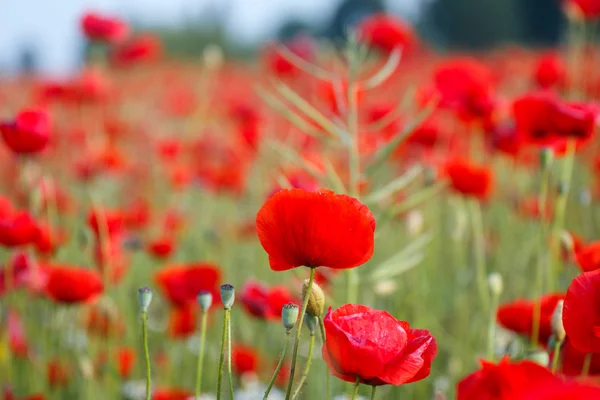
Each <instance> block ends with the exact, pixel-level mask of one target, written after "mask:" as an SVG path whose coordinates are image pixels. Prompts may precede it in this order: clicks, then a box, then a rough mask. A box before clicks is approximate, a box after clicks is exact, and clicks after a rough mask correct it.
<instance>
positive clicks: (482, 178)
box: [446, 159, 494, 200]
mask: <svg viewBox="0 0 600 400" xmlns="http://www.w3.org/2000/svg"><path fill="white" fill-rule="evenodd" d="M446 174H447V176H448V177H449V178H450V183H451V185H452V188H453V189H454V190H455V191H457V192H459V193H461V194H463V195H465V196H473V197H476V198H478V199H480V200H485V199H487V198H488V196H489V195H490V194H491V192H492V186H493V182H494V175H493V172H492V170H491V169H490V168H488V167H486V166H483V165H477V164H474V163H473V162H471V161H468V160H462V159H454V160H450V161H448V163H447V164H446Z"/></svg>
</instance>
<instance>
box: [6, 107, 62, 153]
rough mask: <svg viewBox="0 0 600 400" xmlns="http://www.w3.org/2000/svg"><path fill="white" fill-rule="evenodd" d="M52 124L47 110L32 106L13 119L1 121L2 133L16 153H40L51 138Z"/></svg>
mask: <svg viewBox="0 0 600 400" xmlns="http://www.w3.org/2000/svg"><path fill="white" fill-rule="evenodd" d="M50 125H51V124H50V115H49V114H48V113H47V112H46V111H43V110H39V109H33V108H31V109H25V110H22V111H20V112H19V113H18V114H17V116H16V117H15V119H14V120H13V121H9V122H2V123H0V133H2V138H3V139H4V143H6V145H7V146H8V148H9V149H10V150H11V151H13V152H14V153H16V154H31V153H38V152H40V151H42V150H43V149H44V148H45V147H46V145H47V144H48V141H49V140H50Z"/></svg>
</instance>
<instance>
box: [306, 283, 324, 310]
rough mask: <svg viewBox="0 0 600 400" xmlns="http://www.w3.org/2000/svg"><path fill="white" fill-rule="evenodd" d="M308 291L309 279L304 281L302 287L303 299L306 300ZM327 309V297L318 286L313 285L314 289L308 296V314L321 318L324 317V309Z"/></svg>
mask: <svg viewBox="0 0 600 400" xmlns="http://www.w3.org/2000/svg"><path fill="white" fill-rule="evenodd" d="M307 291H308V279H307V280H305V281H304V285H302V299H303V300H304V299H305V298H306V295H307V293H306V292H307ZM324 308H325V295H324V294H323V290H321V288H320V287H319V285H317V284H316V283H313V285H312V289H311V291H310V293H309V296H308V307H307V308H306V313H307V314H310V315H314V316H315V317H320V316H321V315H323V309H324Z"/></svg>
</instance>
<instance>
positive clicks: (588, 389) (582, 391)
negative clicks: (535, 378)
mask: <svg viewBox="0 0 600 400" xmlns="http://www.w3.org/2000/svg"><path fill="white" fill-rule="evenodd" d="M591 399H600V387H598V386H596V385H595V384H594V383H592V382H575V381H561V380H555V381H553V382H552V383H547V384H545V385H536V386H535V388H534V389H531V390H527V391H525V394H523V395H522V396H519V397H512V398H511V399H510V400H591Z"/></svg>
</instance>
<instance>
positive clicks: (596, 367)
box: [553, 337, 600, 376]
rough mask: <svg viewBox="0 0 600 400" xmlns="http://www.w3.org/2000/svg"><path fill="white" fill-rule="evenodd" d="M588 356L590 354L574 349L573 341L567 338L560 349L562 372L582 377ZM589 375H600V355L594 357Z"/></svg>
mask: <svg viewBox="0 0 600 400" xmlns="http://www.w3.org/2000/svg"><path fill="white" fill-rule="evenodd" d="M587 354H588V353H584V352H581V351H579V350H577V349H576V348H575V347H573V345H572V344H571V341H570V340H569V338H568V337H567V338H566V339H565V342H564V343H563V345H562V347H561V349H560V360H559V365H560V367H561V371H560V372H562V373H563V374H564V375H566V376H580V375H581V371H582V370H583V365H584V363H585V358H586V356H587ZM553 357H554V355H553ZM588 375H589V376H597V375H600V354H593V355H592V360H591V362H590V367H589V370H588Z"/></svg>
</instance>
